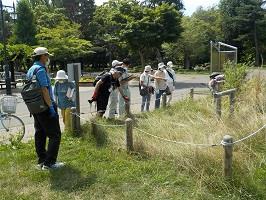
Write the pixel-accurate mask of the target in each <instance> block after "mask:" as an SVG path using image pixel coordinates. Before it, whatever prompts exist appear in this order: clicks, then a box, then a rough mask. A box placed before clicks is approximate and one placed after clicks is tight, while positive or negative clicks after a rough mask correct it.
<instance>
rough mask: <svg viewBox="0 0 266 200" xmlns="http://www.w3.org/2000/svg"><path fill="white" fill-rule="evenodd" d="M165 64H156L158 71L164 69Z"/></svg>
mask: <svg viewBox="0 0 266 200" xmlns="http://www.w3.org/2000/svg"><path fill="white" fill-rule="evenodd" d="M165 67H166V66H165V64H164V63H163V62H161V63H159V64H158V69H162V68H165Z"/></svg>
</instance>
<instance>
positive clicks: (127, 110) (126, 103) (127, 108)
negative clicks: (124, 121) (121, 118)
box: [125, 102, 130, 117]
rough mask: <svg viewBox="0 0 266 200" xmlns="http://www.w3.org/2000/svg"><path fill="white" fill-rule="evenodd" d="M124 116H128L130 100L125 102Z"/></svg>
mask: <svg viewBox="0 0 266 200" xmlns="http://www.w3.org/2000/svg"><path fill="white" fill-rule="evenodd" d="M125 111H126V116H127V117H130V102H125Z"/></svg>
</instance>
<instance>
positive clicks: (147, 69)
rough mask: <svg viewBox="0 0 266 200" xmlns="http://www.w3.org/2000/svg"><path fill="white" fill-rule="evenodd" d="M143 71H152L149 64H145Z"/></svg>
mask: <svg viewBox="0 0 266 200" xmlns="http://www.w3.org/2000/svg"><path fill="white" fill-rule="evenodd" d="M144 71H145V72H150V71H152V68H151V66H150V65H147V66H145V69H144Z"/></svg>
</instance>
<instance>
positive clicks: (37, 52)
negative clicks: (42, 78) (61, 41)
mask: <svg viewBox="0 0 266 200" xmlns="http://www.w3.org/2000/svg"><path fill="white" fill-rule="evenodd" d="M46 54H47V55H49V56H52V54H50V53H49V52H48V49H47V48H45V47H37V48H36V49H34V51H33V54H32V56H33V57H35V56H41V55H46Z"/></svg>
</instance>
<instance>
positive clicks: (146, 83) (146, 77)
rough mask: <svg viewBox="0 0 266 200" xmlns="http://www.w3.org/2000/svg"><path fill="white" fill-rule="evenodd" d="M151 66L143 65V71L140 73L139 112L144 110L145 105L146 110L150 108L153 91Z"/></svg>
mask: <svg viewBox="0 0 266 200" xmlns="http://www.w3.org/2000/svg"><path fill="white" fill-rule="evenodd" d="M152 71H153V70H152V68H151V66H150V65H147V66H145V69H144V72H143V73H142V74H141V75H140V82H139V83H140V84H139V85H140V95H141V96H142V103H141V112H144V108H145V105H146V111H149V110H150V101H151V95H152V94H153V92H154V88H153V87H152V81H151V79H152V76H151V72H152Z"/></svg>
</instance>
